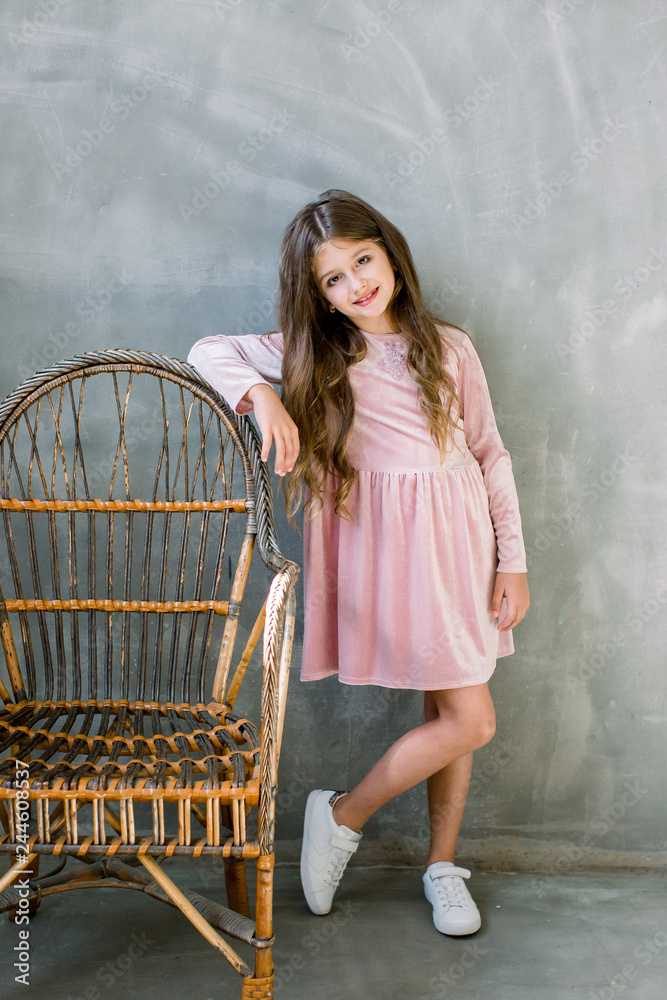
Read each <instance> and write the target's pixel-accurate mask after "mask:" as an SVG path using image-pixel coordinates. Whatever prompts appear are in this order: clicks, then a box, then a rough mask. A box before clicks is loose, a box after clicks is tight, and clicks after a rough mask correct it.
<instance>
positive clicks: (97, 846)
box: [0, 350, 298, 997]
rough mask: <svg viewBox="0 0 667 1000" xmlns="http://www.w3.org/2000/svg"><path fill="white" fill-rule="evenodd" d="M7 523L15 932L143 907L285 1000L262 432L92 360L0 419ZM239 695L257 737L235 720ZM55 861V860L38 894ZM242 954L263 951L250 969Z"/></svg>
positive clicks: (280, 679)
mask: <svg viewBox="0 0 667 1000" xmlns="http://www.w3.org/2000/svg"><path fill="white" fill-rule="evenodd" d="M0 510H1V511H2V519H3V525H4V536H5V553H6V555H5V558H4V561H3V562H0V582H1V583H2V588H1V590H0V627H1V629H2V645H3V649H4V654H5V666H6V674H5V678H4V679H3V678H2V676H1V674H0V697H1V698H2V701H3V707H2V710H0V820H1V821H2V825H3V827H4V831H5V832H4V835H2V836H0V853H6V854H8V855H10V861H11V867H10V870H9V871H8V872H7V873H6V874H5V875H4V877H2V878H0V912H2V911H8V912H9V914H10V917H11V916H15V915H16V914H17V913H18V912H20V911H21V908H24V909H25V908H28V909H29V912H30V913H35V912H36V910H37V907H38V906H39V905H40V903H41V901H42V899H43V898H44V897H46V896H48V895H50V894H53V893H56V892H62V891H65V890H67V889H75V888H83V887H85V888H90V887H95V886H103V885H110V884H113V885H118V886H127V887H129V888H133V889H141V890H142V891H144V892H145V893H146V894H147V895H150V896H152V897H153V898H154V899H156V900H160V901H162V902H167V903H169V904H170V905H171V906H175V907H177V908H179V909H181V911H182V912H183V913H184V914H185V916H187V917H188V919H190V920H191V921H192V922H193V924H194V925H195V926H196V927H197V928H198V929H199V930H200V931H201V933H202V934H203V935H204V936H205V937H206V938H207V940H209V941H210V942H211V944H213V945H214V947H216V948H218V950H219V951H221V952H222V953H223V954H224V955H225V957H226V958H227V959H228V961H229V962H230V963H231V964H232V965H233V967H234V968H235V969H236V970H237V972H240V973H241V975H242V976H243V986H242V993H243V996H244V997H271V996H273V987H272V982H273V972H272V961H271V945H272V942H273V927H272V867H273V857H274V855H273V837H274V819H275V795H276V777H277V767H278V757H279V748H280V741H281V733H282V721H283V717H284V709H285V699H286V692H287V680H288V675H289V662H290V655H291V645H292V634H293V627H294V584H295V581H296V577H297V574H298V567H297V566H296V565H295V563H293V562H291V561H290V560H287V559H285V558H284V557H283V556H282V555H281V553H280V551H279V548H278V545H277V542H276V537H275V529H274V523H273V507H272V495H271V489H270V483H269V480H268V475H267V472H266V468H265V466H264V465H263V464H262V462H261V460H260V447H259V442H258V439H257V435H256V432H255V430H254V428H253V426H252V424H251V423H250V422H249V421H248V420H247V418H245V417H241V418H239V417H237V416H236V415H235V414H234V413H233V412H232V411H231V410H230V409H229V407H228V406H227V404H226V403H225V402H224V400H222V399H221V397H220V396H219V395H218V394H217V393H216V392H215V391H214V390H213V389H212V388H211V387H210V386H209V385H208V384H207V383H205V382H203V381H202V379H201V378H200V376H199V375H198V373H197V372H196V371H195V370H194V369H193V368H192V367H190V366H189V365H187V364H184V363H182V362H180V361H177V360H175V359H171V358H164V357H161V356H159V355H153V354H147V353H143V352H136V351H120V350H116V351H100V352H91V353H88V354H84V355H81V356H79V357H77V358H73V359H71V360H69V361H64V362H61V363H60V364H57V365H54V366H53V367H52V368H50V369H47V370H46V371H44V372H41V373H38V374H37V375H35V376H33V378H31V379H29V380H28V381H27V382H26V383H25V384H24V385H23V386H21V387H20V388H19V389H17V390H16V392H14V393H12V395H11V396H9V397H8V399H7V400H6V401H5V403H4V404H3V405H2V407H1V408H0ZM255 547H256V548H257V549H258V552H259V555H260V557H261V563H259V567H261V569H260V568H256V569H255V570H253V567H257V566H258V564H257V560H254V561H253V560H252V554H253V550H254V548H255ZM267 571H268V573H267ZM253 572H254V573H255V578H253ZM248 580H252V581H253V582H252V585H250V586H248V587H246V583H247V582H248ZM262 601H263V603H262ZM260 640H261V647H262V658H261V659H262V670H261V676H256V672H255V671H253V669H252V667H250V668H249V664H250V662H251V657H252V655H253V651H254V649H255V647H256V645H258V644H259V643H260ZM236 646H238V647H239V649H240V655H239V653H238V652H237V653H236V654H235V653H234V649H235V647H236ZM233 660H235V663H234V665H233ZM242 685H243V695H244V704H245V702H246V701H247V704H248V706H251V707H252V706H253V704H254V707H255V710H256V711H257V712H258V715H259V718H258V719H257V723H256V724H254V723H253V722H251V721H250V720H249V719H248V718H246V717H245V715H243V714H242V713H240V712H239V711H238V710H237V709H236V707H235V706H236V702H237V698H239V693H240V691H241V687H242ZM239 700H240V699H239ZM250 714H252V713H250ZM43 855H52V856H56V857H58V858H60V859H62V860H61V861H59V863H58V864H59V867H58V868H57V869H56V870H53V871H51V872H50V873H49V874H47V875H42V876H41V877H40V875H39V860H40V857H42V856H43ZM171 856H182V857H188V858H191V859H192V860H193V863H195V864H199V865H202V864H206V863H207V862H206V859H207V858H208V859H213V860H215V859H218V860H219V862H220V864H221V866H224V872H225V880H226V885H227V900H226V902H225V903H224V904H223V903H220V902H218V901H214V900H211V899H207V898H206V897H204V896H201V895H200V894H199V893H196V892H193V891H191V890H187V889H183V890H181V889H179V888H178V887H177V886H176V885H175V884H174V882H173V881H172V879H171V878H170V877H169V875H168V874H167V871H166V870H165V869H166V868H167V867H168V865H167V866H165V867H163V866H162V862H163V861H164V860H165V859H166V858H169V857H171ZM68 858H69V861H67V865H66V867H65V869H64V870H61V867H62V865H63V863H64V862H65V861H66V860H67V859H68ZM199 859H202V860H199ZM247 859H253V861H254V864H255V866H256V872H257V893H256V907H255V912H254V916H251V914H250V908H249V904H248V894H247V889H246V885H245V862H246V860H247ZM208 863H209V864H210V863H211V861H209V862H208ZM72 865H73V866H74V867H71V866H72ZM26 874H27V875H28V876H29V893H28V894H26V893H25V892H23V893H19V892H18V890H17V889H16V888H15V886H14V885H13V882H14V881H15V880H16V879H17V878H18V876H19V875H22V880H23V879H24V878H25V875H26ZM109 919H113V916H112V914H110V916H109ZM229 937H232V938H235V939H237V940H240V941H243V942H245V944H246V945H249V946H251V947H252V948H254V950H255V958H254V968H253V967H252V965H253V963H250V964H249V962H248V961H247V960H246V959H245V958H244V957H242V956H241V955H240V954H238V952H237V951H236V950H235V948H234V947H232V946H231V945H230V943H229V942H228V940H227V938H229Z"/></svg>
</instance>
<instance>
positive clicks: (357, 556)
mask: <svg viewBox="0 0 667 1000" xmlns="http://www.w3.org/2000/svg"><path fill="white" fill-rule="evenodd" d="M439 330H440V333H441V336H442V338H443V350H444V351H445V364H446V367H447V370H448V371H449V372H450V374H451V375H452V376H453V378H454V381H455V384H456V387H457V392H458V396H459V401H460V408H459V410H458V412H457V411H453V414H452V415H453V416H454V418H455V419H456V420H457V429H456V431H455V434H454V441H453V443H452V442H451V441H450V442H449V445H448V451H447V455H446V457H445V459H444V461H442V462H441V458H440V455H439V452H438V448H437V446H436V445H435V443H434V442H433V440H432V438H431V436H430V434H429V429H428V423H427V421H426V418H425V417H424V415H423V414H422V412H421V408H420V405H419V398H418V392H417V384H416V382H415V381H414V379H413V377H412V375H411V373H410V371H409V369H408V367H407V363H406V354H407V347H406V345H405V343H404V342H403V341H402V339H401V338H400V336H399V335H398V334H394V333H390V334H367V333H364V334H363V335H364V337H365V339H366V341H367V347H368V351H367V354H366V357H365V358H364V359H363V361H361V362H359V363H357V364H355V365H353V366H351V367H350V369H349V377H350V383H351V386H352V391H353V393H354V400H355V418H354V425H353V429H352V435H351V438H350V443H349V446H348V456H349V459H350V462H351V463H352V465H353V466H354V467H355V468H356V469H357V470H358V476H357V479H356V480H355V482H354V484H353V487H352V490H351V492H350V494H349V496H348V498H347V500H346V502H345V505H346V507H347V509H348V511H349V512H350V514H351V516H352V521H348V520H345V519H344V518H341V517H339V516H338V515H337V514H335V513H334V509H333V494H332V493H330V492H327V493H326V494H325V496H324V507H323V508H322V510H320V511H319V512H318V513H317V514H316V515H315V517H314V518H313V519H312V520H310V521H309V520H306V519H305V518H304V529H303V580H304V604H305V607H304V638H303V657H302V664H301V679H302V680H305V681H311V680H318V679H320V678H322V677H326V676H328V675H330V674H336V673H337V674H338V677H339V680H340V681H342V682H343V683H345V684H377V685H380V686H382V687H390V688H410V689H414V690H420V691H427V690H440V689H444V688H454V687H464V686H466V685H470V684H482V683H484V682H486V681H487V680H488V679H489V677H490V676H491V674H492V673H493V671H494V669H495V665H496V659H497V658H498V657H502V656H507V655H508V654H509V653H513V652H514V642H513V637H512V632H511V630H510V631H506V632H499V631H498V629H497V625H498V622H499V621H501V620H502V618H503V617H504V615H505V613H506V607H505V601H504V600H503V605H502V608H501V612H500V616H499V618H498V619H494V618H493V617H492V614H491V599H492V595H493V588H494V583H495V574H496V572H497V571H500V572H507V573H523V572H525V571H526V555H525V549H524V544H523V537H522V532H521V518H520V514H519V503H518V498H517V492H516V486H515V483H514V478H513V475H512V463H511V459H510V456H509V453H508V452H507V450H506V449H505V448H504V446H503V443H502V441H501V439H500V435H499V433H498V429H497V427H496V422H495V417H494V414H493V406H492V403H491V399H490V396H489V390H488V388H487V384H486V379H485V377H484V372H483V369H482V365H481V363H480V360H479V358H478V356H477V352H476V351H475V348H474V346H473V344H472V341H471V340H470V338H469V337H468V335H467V334H465V333H463V332H462V331H461V330H458V329H457V328H456V327H451V326H448V325H445V324H440V325H439ZM362 333H363V331H362ZM188 361H189V362H190V364H192V365H194V367H196V368H197V370H198V371H199V372H200V373H201V374H202V375H203V377H204V378H205V379H206V380H207V381H208V382H210V383H211V385H212V386H214V388H215V389H217V390H218V392H220V394H221V395H223V396H224V397H225V399H226V400H227V401H228V402H229V404H230V405H231V406H232V407H233V408H234V409H235V410H236V412H237V413H248V412H249V411H250V410H252V405H251V404H249V403H247V402H245V401H244V400H243V396H244V395H245V394H246V392H247V391H248V390H249V389H250V388H251V386H253V385H256V384H257V383H258V382H264V383H266V384H270V385H273V386H279V385H280V378H281V365H282V334H281V333H271V334H263V335H246V336H242V337H231V336H222V335H221V336H213V337H206V338H204V339H203V340H199V341H198V342H197V343H196V344H195V345H194V347H193V348H192V350H191V351H190V354H189V355H188ZM466 434H467V437H468V441H467V443H466ZM339 483H340V480H339V479H338V478H337V477H335V476H334V475H333V473H329V476H328V480H327V483H326V487H327V490H330V489H331V490H333V491H335V488H336V486H337V485H339ZM308 495H309V493H306V496H308Z"/></svg>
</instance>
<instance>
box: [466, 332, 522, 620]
mask: <svg viewBox="0 0 667 1000" xmlns="http://www.w3.org/2000/svg"><path fill="white" fill-rule="evenodd" d="M457 391H458V394H459V401H460V404H461V410H462V414H463V427H464V429H465V431H466V432H467V434H468V447H469V448H470V451H471V452H472V454H473V455H474V457H475V459H476V460H477V462H478V463H479V466H480V468H481V470H482V475H483V477H484V485H485V487H486V493H487V496H488V498H489V513H490V514H491V520H492V522H493V527H494V530H495V533H496V542H497V546H498V567H497V571H496V583H495V589H494V594H493V600H492V613H493V615H494V617H497V616H498V615H499V614H500V605H501V602H502V599H503V597H505V599H506V601H507V614H506V616H505V618H504V619H503V620H502V621H501V622H500V623H499V625H498V628H499V629H500V631H506V630H507V629H510V628H512V627H513V626H514V625H517V624H518V623H519V622H520V621H521V619H522V618H523V617H524V616H525V614H526V612H527V610H528V606H529V594H528V581H527V578H526V550H525V547H524V543H523V534H522V531H521V515H520V513H519V499H518V496H517V492H516V485H515V483H514V476H513V474H512V460H511V458H510V454H509V452H508V451H507V449H506V448H505V447H504V446H503V443H502V440H501V438H500V434H499V433H498V428H497V426H496V419H495V416H494V413H493V404H492V402H491V397H490V395H489V389H488V386H487V383H486V378H485V376H484V370H483V368H482V363H481V361H480V360H479V357H478V355H477V352H476V350H475V348H474V346H473V343H472V341H471V340H470V338H469V337H468V336H467V334H466V335H464V338H463V343H462V351H461V360H460V364H459V374H458V380H457Z"/></svg>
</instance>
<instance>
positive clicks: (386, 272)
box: [314, 240, 396, 334]
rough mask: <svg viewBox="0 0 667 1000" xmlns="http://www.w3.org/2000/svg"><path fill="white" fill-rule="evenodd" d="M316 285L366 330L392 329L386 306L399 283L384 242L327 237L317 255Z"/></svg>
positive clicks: (384, 330)
mask: <svg viewBox="0 0 667 1000" xmlns="http://www.w3.org/2000/svg"><path fill="white" fill-rule="evenodd" d="M314 272H315V281H316V282H317V287H318V289H319V290H320V292H321V293H322V295H323V296H324V298H325V299H326V301H327V302H329V303H330V304H331V305H332V306H335V307H336V309H338V311H339V312H341V313H342V314H343V316H347V317H348V319H351V320H352V322H353V323H354V324H355V326H357V327H359V329H360V330H364V331H365V332H366V333H371V334H375V333H393V332H395V331H394V329H393V325H392V322H391V316H390V315H389V313H388V311H387V307H388V305H389V302H390V300H391V297H392V294H393V292H394V285H395V283H396V281H395V276H394V269H393V267H392V265H391V261H390V260H389V257H388V256H387V254H386V253H385V252H384V250H383V249H382V247H381V246H379V245H378V244H377V243H373V242H372V241H370V240H367V241H362V242H361V243H355V242H353V241H352V240H327V242H326V243H325V244H324V246H323V247H322V248H321V249H320V251H319V252H318V253H317V254H316V256H315V262H314Z"/></svg>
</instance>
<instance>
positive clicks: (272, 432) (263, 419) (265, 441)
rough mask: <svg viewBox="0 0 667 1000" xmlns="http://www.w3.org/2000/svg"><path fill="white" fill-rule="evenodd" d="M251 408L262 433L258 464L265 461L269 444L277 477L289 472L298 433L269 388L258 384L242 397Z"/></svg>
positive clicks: (297, 453) (278, 398) (296, 447)
mask: <svg viewBox="0 0 667 1000" xmlns="http://www.w3.org/2000/svg"><path fill="white" fill-rule="evenodd" d="M243 398H244V400H246V401H247V402H250V403H252V405H253V406H254V408H255V417H256V418H257V423H258V424H259V429H260V431H261V434H262V461H263V462H266V460H267V458H268V457H269V452H270V451H271V443H272V442H273V443H274V444H275V446H276V465H275V469H276V472H277V474H278V475H279V476H284V475H285V474H286V473H287V472H291V471H292V469H293V468H294V463H295V462H296V460H297V457H298V455H299V431H298V429H297V426H296V424H295V423H294V421H293V420H292V418H291V417H290V415H289V413H288V412H287V410H286V409H285V407H284V406H283V404H282V403H281V401H280V397H279V396H278V394H277V393H276V392H275V391H274V390H273V389H272V388H271V386H270V385H265V384H264V383H263V382H258V383H257V385H253V386H252V387H251V388H250V389H248V391H247V393H246V394H245V396H244V397H243Z"/></svg>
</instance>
